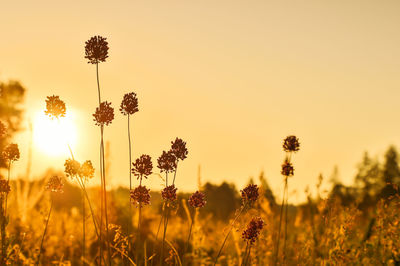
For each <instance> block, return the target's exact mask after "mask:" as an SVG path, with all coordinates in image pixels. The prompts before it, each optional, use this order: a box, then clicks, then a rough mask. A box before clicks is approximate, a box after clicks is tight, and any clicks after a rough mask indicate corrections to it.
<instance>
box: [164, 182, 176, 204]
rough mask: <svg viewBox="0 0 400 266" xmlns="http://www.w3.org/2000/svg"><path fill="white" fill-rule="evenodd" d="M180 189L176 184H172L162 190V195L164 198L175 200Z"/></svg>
mask: <svg viewBox="0 0 400 266" xmlns="http://www.w3.org/2000/svg"><path fill="white" fill-rule="evenodd" d="M177 190H178V189H177V188H176V187H175V185H170V186H167V187H165V188H164V189H163V190H162V191H161V196H162V198H163V199H164V200H168V201H170V202H174V201H176V198H177V197H176V191H177Z"/></svg>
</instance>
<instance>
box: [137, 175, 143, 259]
mask: <svg viewBox="0 0 400 266" xmlns="http://www.w3.org/2000/svg"><path fill="white" fill-rule="evenodd" d="M140 181H141V180H140ZM141 222H142V203H141V202H139V219H138V241H137V245H136V261H137V263H138V264H140V257H139V253H140V251H139V250H140V246H141V244H140V224H141Z"/></svg>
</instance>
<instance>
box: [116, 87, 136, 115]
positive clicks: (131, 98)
mask: <svg viewBox="0 0 400 266" xmlns="http://www.w3.org/2000/svg"><path fill="white" fill-rule="evenodd" d="M119 110H120V111H121V113H122V114H123V115H133V114H134V113H136V112H138V111H139V108H138V99H137V97H136V93H134V92H130V93H127V94H125V95H124V99H123V100H122V102H121V107H120V108H119Z"/></svg>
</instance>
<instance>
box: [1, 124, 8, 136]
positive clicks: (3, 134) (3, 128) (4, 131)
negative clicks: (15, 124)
mask: <svg viewBox="0 0 400 266" xmlns="http://www.w3.org/2000/svg"><path fill="white" fill-rule="evenodd" d="M6 133H7V129H6V125H4V123H3V122H1V121H0V138H2V137H4V136H5V135H6Z"/></svg>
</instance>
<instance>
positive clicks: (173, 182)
mask: <svg viewBox="0 0 400 266" xmlns="http://www.w3.org/2000/svg"><path fill="white" fill-rule="evenodd" d="M178 162H179V160H178V161H177V162H176V168H175V173H174V179H173V180H172V185H174V184H175V178H176V172H177V171H178Z"/></svg>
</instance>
